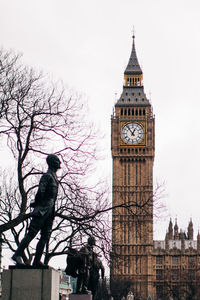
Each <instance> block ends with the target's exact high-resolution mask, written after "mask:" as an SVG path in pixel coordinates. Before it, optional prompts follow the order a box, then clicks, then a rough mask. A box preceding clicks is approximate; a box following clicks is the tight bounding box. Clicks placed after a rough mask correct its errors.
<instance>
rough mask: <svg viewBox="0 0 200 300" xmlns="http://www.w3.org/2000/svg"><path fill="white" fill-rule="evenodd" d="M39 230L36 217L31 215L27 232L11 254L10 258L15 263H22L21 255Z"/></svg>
mask: <svg viewBox="0 0 200 300" xmlns="http://www.w3.org/2000/svg"><path fill="white" fill-rule="evenodd" d="M39 230H40V228H39V226H38V217H33V218H32V220H31V223H30V225H29V229H28V233H27V234H26V235H25V237H24V238H23V240H22V241H21V242H20V244H19V246H18V248H17V250H16V251H15V253H14V255H13V256H12V259H13V260H14V261H15V262H16V263H17V264H23V260H22V256H23V255H24V250H25V249H26V248H27V247H28V245H29V243H30V242H31V241H32V240H33V239H34V237H35V236H36V235H37V233H38V231H39Z"/></svg>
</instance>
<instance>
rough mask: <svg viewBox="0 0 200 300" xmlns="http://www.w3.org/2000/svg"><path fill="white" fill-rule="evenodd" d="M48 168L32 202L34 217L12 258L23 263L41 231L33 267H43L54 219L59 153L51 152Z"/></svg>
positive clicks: (17, 262) (48, 157)
mask: <svg viewBox="0 0 200 300" xmlns="http://www.w3.org/2000/svg"><path fill="white" fill-rule="evenodd" d="M46 161H47V165H48V170H47V172H46V173H44V174H43V175H42V177H41V179H40V182H39V188H38V191H37V193H36V196H35V202H33V203H32V204H31V207H33V208H34V210H33V213H32V219H31V222H30V226H29V228H28V233H27V234H26V235H25V237H24V238H23V240H22V241H21V243H20V244H19V246H18V248H17V250H16V251H15V253H14V255H13V256H12V259H13V261H14V262H16V264H18V265H22V264H24V262H23V258H22V257H23V254H24V250H25V249H26V248H27V247H28V245H29V243H30V242H31V241H32V240H33V239H34V237H35V236H36V235H37V233H38V232H39V231H40V233H41V236H40V239H39V241H38V243H37V246H36V254H35V258H34V261H33V267H36V268H37V267H43V266H44V264H43V263H41V261H40V259H41V257H42V254H43V251H44V247H45V245H46V244H47V242H48V240H49V237H50V233H51V229H52V225H53V219H54V212H55V201H56V198H57V194H58V179H57V176H56V171H57V170H58V169H60V165H61V162H60V160H59V158H58V156H57V155H55V154H49V155H48V156H47V159H46Z"/></svg>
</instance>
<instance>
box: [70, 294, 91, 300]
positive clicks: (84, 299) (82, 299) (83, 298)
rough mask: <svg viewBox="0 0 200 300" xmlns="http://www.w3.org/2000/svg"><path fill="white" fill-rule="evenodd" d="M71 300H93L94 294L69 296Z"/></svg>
mask: <svg viewBox="0 0 200 300" xmlns="http://www.w3.org/2000/svg"><path fill="white" fill-rule="evenodd" d="M69 300H92V294H69Z"/></svg>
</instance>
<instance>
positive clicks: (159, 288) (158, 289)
mask: <svg viewBox="0 0 200 300" xmlns="http://www.w3.org/2000/svg"><path fill="white" fill-rule="evenodd" d="M156 296H157V299H159V297H162V296H163V286H162V285H157V286H156Z"/></svg>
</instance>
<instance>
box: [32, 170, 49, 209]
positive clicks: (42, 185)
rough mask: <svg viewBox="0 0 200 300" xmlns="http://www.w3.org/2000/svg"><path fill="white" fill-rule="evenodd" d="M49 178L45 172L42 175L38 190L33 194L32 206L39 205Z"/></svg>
mask: <svg viewBox="0 0 200 300" xmlns="http://www.w3.org/2000/svg"><path fill="white" fill-rule="evenodd" d="M50 180H51V177H50V175H48V174H47V173H45V174H43V175H42V177H41V179H40V182H39V187H38V191H37V193H36V195H35V202H34V206H36V205H39V204H40V203H41V202H42V201H43V199H44V197H45V194H46V190H47V185H48V183H49V181H50Z"/></svg>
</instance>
